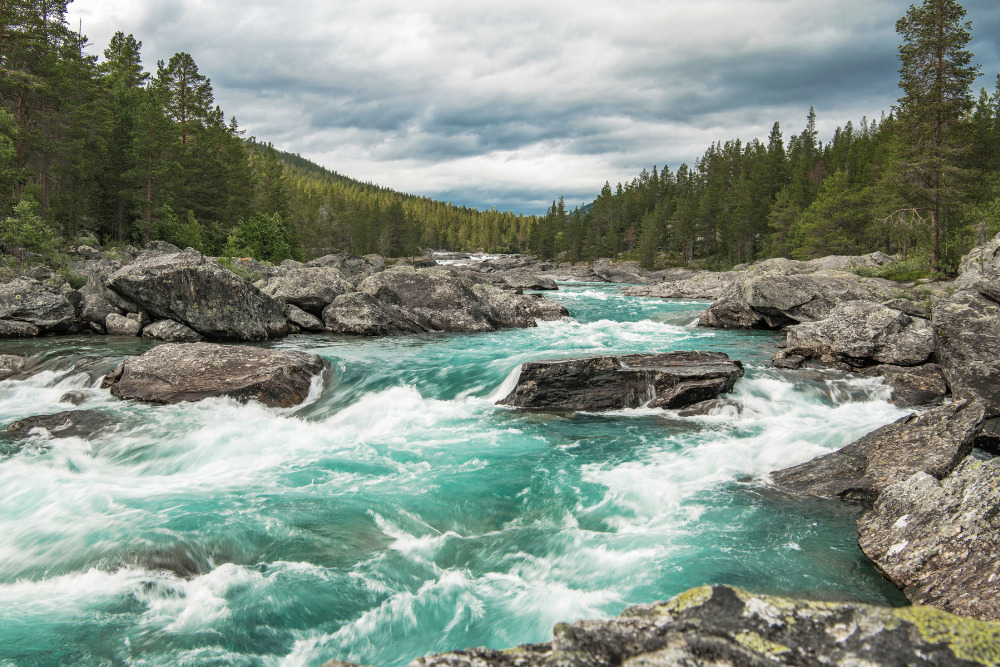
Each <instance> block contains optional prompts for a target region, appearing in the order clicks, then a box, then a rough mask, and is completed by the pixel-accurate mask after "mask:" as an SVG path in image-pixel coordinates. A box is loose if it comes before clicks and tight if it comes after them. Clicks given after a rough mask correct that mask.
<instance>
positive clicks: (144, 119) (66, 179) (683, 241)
mask: <svg viewBox="0 0 1000 667" xmlns="http://www.w3.org/2000/svg"><path fill="white" fill-rule="evenodd" d="M68 2H69V0H6V1H4V2H0V70H2V73H3V76H2V77H0V242H2V244H3V246H2V249H3V250H4V252H5V253H7V254H8V255H10V254H11V253H13V254H15V255H18V256H23V255H24V254H25V253H28V252H32V253H41V254H45V253H47V252H51V251H52V250H53V249H54V248H57V247H59V246H65V245H67V244H72V243H76V242H78V241H79V240H81V239H85V240H86V239H93V240H94V241H95V242H99V243H101V244H104V245H107V244H112V245H113V244H125V243H133V244H141V243H144V242H146V241H149V240H152V239H162V240H167V241H171V242H173V243H175V244H178V245H181V246H192V247H195V248H198V249H200V250H203V251H204V252H207V253H210V254H224V255H230V256H235V255H240V256H254V257H257V258H260V259H268V260H272V261H279V260H281V259H284V258H288V257H297V258H300V259H308V258H310V257H314V256H317V255H321V254H325V253H329V252H333V251H338V250H339V251H351V252H355V253H361V254H364V253H370V252H377V253H381V254H383V255H388V256H403V255H410V254H413V253H415V252H418V251H419V250H420V249H422V248H443V249H450V250H465V251H476V250H479V251H491V252H530V253H533V254H536V255H539V256H542V257H545V258H559V259H565V260H571V261H579V260H593V259H595V258H597V257H612V258H614V257H628V258H634V259H639V260H641V262H642V263H643V264H644V265H645V266H646V267H648V268H653V267H655V266H658V265H665V264H680V263H695V264H700V265H705V266H711V267H720V268H721V267H727V266H732V265H734V264H738V263H742V262H750V261H753V260H756V259H760V258H763V257H770V256H779V255H782V256H790V257H796V258H809V257H815V256H819V255H825V254H831V253H837V254H841V253H842V254H846V253H864V252H869V251H872V250H883V251H885V252H888V253H901V254H903V255H904V256H906V257H907V258H908V259H909V263H910V264H911V265H912V266H914V267H922V268H923V269H926V270H940V271H944V272H947V271H950V270H953V269H954V268H955V265H956V262H957V259H958V258H959V257H960V256H961V254H962V252H963V251H964V250H965V249H967V248H968V247H969V246H970V245H972V244H973V243H974V242H975V241H977V240H981V239H982V238H984V237H985V236H987V235H990V234H993V233H995V232H996V231H1000V85H998V88H997V90H994V91H993V92H992V94H991V93H990V91H987V90H982V91H981V92H980V94H979V95H978V97H977V96H975V95H974V94H973V92H972V84H973V82H974V81H975V80H976V78H977V75H978V74H979V68H978V66H976V65H974V64H973V63H972V58H973V56H972V53H971V52H970V51H969V48H968V47H969V44H970V39H971V33H970V31H971V23H970V22H969V21H967V20H966V17H965V11H964V9H962V8H961V6H960V5H958V4H957V3H956V2H954V1H953V0H925V2H924V3H923V5H922V6H920V7H911V8H910V10H909V11H908V12H907V14H906V16H904V17H902V18H901V19H900V20H899V22H898V23H897V26H896V29H897V32H898V33H899V35H900V42H901V44H900V63H901V69H900V81H899V84H900V95H901V96H900V99H899V103H898V105H897V106H895V107H894V108H893V109H892V110H891V111H890V113H889V114H888V115H883V116H882V117H880V118H879V119H877V120H868V119H864V118H863V119H860V121H859V122H858V123H857V124H856V125H855V124H854V123H851V122H848V123H846V124H845V125H844V126H842V127H840V128H838V129H837V131H836V132H835V134H834V136H833V137H831V138H828V139H827V140H826V142H825V143H824V142H823V141H821V140H820V138H819V137H818V133H817V130H816V115H815V112H814V111H813V110H812V109H810V110H809V113H808V115H807V116H806V118H805V127H804V129H802V130H801V131H800V132H798V133H797V134H793V135H791V136H789V137H788V138H787V139H786V138H785V136H784V135H783V132H782V129H781V128H780V127H779V125H778V124H777V123H775V124H774V126H773V129H772V130H771V133H770V136H769V137H768V138H767V140H766V141H762V140H760V139H750V140H749V141H743V140H740V139H733V140H730V141H725V142H718V143H715V144H713V145H712V146H709V147H708V149H707V150H706V151H705V153H704V155H703V156H702V157H701V158H700V159H698V160H697V161H696V162H695V164H694V165H693V166H689V165H686V164H682V165H680V166H679V167H678V168H677V169H676V171H674V170H671V169H670V168H668V167H662V168H658V167H656V166H654V167H652V171H651V172H650V171H647V170H643V171H642V173H641V174H639V175H638V176H636V177H635V178H634V179H633V180H632V181H631V182H629V183H625V184H618V185H617V187H614V188H613V187H612V186H611V185H610V183H605V185H604V188H603V189H602V190H601V193H600V195H599V196H598V197H597V199H596V200H594V201H593V202H592V203H591V204H589V205H587V206H577V207H574V208H573V209H572V210H569V209H568V208H567V207H566V205H565V202H564V201H563V200H562V199H561V198H560V199H558V201H553V204H552V207H551V208H550V209H549V211H548V213H547V214H546V215H545V216H523V215H516V214H513V213H507V212H500V211H495V210H492V209H490V210H478V209H474V208H467V207H458V206H453V205H451V204H447V203H444V202H438V201H434V200H431V199H429V198H426V197H417V196H412V195H406V194H402V193H398V192H395V191H393V190H390V189H388V188H384V187H379V186H377V185H374V184H372V183H361V182H358V181H355V180H352V179H350V178H348V177H346V176H342V175H340V174H337V173H335V172H331V171H328V170H326V169H324V168H322V167H320V166H318V165H315V164H313V163H310V162H308V161H307V160H304V159H302V158H301V157H299V156H297V155H290V154H286V153H280V152H278V151H276V150H274V149H273V148H272V147H271V146H270V145H269V144H266V143H259V142H257V141H255V140H253V139H252V138H247V137H244V136H243V131H242V130H240V129H239V126H238V125H237V122H236V119H235V118H233V117H230V118H229V119H228V120H227V118H226V116H225V114H224V113H223V111H222V109H221V108H220V107H219V106H218V105H216V104H215V101H214V96H213V91H212V85H211V81H210V80H209V79H208V77H207V76H205V75H204V74H202V73H201V72H199V69H198V66H197V64H196V63H195V62H194V59H193V58H192V57H191V55H190V54H187V53H177V54H174V55H172V56H170V57H169V58H168V59H166V60H159V61H157V63H156V67H155V68H146V67H145V66H144V64H143V62H142V55H141V46H142V44H141V42H140V41H138V40H137V39H135V38H134V37H133V36H131V35H124V34H122V33H118V34H116V35H115V36H114V38H113V39H112V40H111V43H110V44H108V45H107V47H106V48H105V49H104V50H103V57H102V58H98V57H96V56H94V55H92V54H90V52H89V51H88V50H87V48H86V39H85V37H83V36H81V35H79V34H76V33H75V32H73V31H72V30H71V29H70V28H69V27H68V26H67V24H66V6H67V4H68ZM147 69H151V70H152V71H147Z"/></svg>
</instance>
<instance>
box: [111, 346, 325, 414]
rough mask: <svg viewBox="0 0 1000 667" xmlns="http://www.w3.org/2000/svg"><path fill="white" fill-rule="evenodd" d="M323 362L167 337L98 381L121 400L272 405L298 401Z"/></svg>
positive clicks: (310, 357)
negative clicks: (214, 399) (220, 398)
mask: <svg viewBox="0 0 1000 667" xmlns="http://www.w3.org/2000/svg"><path fill="white" fill-rule="evenodd" d="M326 365H327V364H326V362H325V361H324V360H323V359H322V357H319V356H317V355H315V354H307V353H305V352H294V351H289V350H267V349H262V348H258V347H250V346H246V345H216V344H213V343H167V344H164V345H158V346H157V347H154V348H153V349H151V350H148V351H147V352H145V353H144V354H142V355H140V356H138V357H132V358H131V359H126V360H125V361H124V363H122V365H121V366H119V367H118V368H116V369H115V370H113V371H112V372H111V373H109V374H108V376H107V377H106V378H105V379H104V383H103V384H102V386H103V387H105V388H110V389H111V393H112V395H114V396H117V397H118V398H121V399H123V400H136V401H143V402H146V403H159V404H170V403H180V402H182V401H198V400H201V399H204V398H211V397H214V396H228V397H230V398H233V399H236V400H237V401H240V402H246V401H250V400H254V401H257V402H259V403H263V404H264V405H267V406H270V407H281V408H287V407H292V406H295V405H298V404H300V403H302V402H303V401H304V400H305V399H306V397H307V396H308V394H309V389H310V387H311V385H312V381H313V378H314V377H316V376H317V375H319V374H320V373H321V372H323V369H324V368H326Z"/></svg>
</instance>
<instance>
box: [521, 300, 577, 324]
mask: <svg viewBox="0 0 1000 667" xmlns="http://www.w3.org/2000/svg"><path fill="white" fill-rule="evenodd" d="M517 300H518V301H520V302H521V305H522V306H524V308H525V309H526V310H527V311H528V315H530V316H531V317H534V318H535V319H536V320H542V321H543V322H552V321H555V320H561V319H562V318H564V317H569V311H568V310H566V307H565V306H564V305H562V304H561V303H558V302H556V301H552V300H551V299H546V298H545V297H543V296H542V295H541V294H518V295H517Z"/></svg>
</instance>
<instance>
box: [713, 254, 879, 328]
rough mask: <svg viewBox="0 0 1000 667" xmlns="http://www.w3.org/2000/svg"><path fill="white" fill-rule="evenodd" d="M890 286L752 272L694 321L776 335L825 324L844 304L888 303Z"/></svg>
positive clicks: (842, 276)
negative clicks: (804, 325) (819, 322)
mask: <svg viewBox="0 0 1000 667" xmlns="http://www.w3.org/2000/svg"><path fill="white" fill-rule="evenodd" d="M894 293H895V286H894V285H893V283H890V282H889V281H887V280H880V279H877V278H862V277H860V276H857V275H854V274H852V273H841V272H836V271H816V272H814V273H786V272H769V271H767V270H765V269H764V268H761V267H757V266H755V267H753V268H752V269H750V270H748V271H747V272H746V273H745V274H744V275H743V276H741V277H740V278H737V279H736V280H735V281H734V282H733V283H731V284H730V285H729V286H728V287H726V288H725V289H724V290H723V291H722V293H721V294H720V296H719V298H718V300H717V301H716V302H715V303H713V304H712V305H711V306H709V308H708V310H706V311H705V312H703V313H702V314H701V315H700V317H699V318H698V324H699V325H700V326H704V327H716V328H719V329H780V328H781V327H784V326H787V325H790V324H799V323H800V322H815V321H817V320H822V319H825V318H826V317H828V316H829V315H830V312H831V311H832V310H833V308H834V307H835V306H836V305H837V304H839V303H842V302H845V301H878V302H881V301H888V300H889V299H891V298H892V297H893V296H894Z"/></svg>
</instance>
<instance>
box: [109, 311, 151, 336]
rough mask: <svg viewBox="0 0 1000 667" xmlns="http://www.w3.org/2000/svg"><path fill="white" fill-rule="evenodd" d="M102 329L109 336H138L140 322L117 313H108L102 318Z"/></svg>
mask: <svg viewBox="0 0 1000 667" xmlns="http://www.w3.org/2000/svg"><path fill="white" fill-rule="evenodd" d="M104 329H105V330H106V331H107V332H108V335H110V336H139V335H141V334H142V322H140V321H139V320H138V319H134V318H131V317H126V316H125V315H119V314H118V313H110V314H108V316H107V318H106V319H105V320H104Z"/></svg>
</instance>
